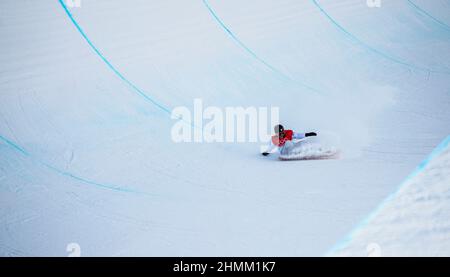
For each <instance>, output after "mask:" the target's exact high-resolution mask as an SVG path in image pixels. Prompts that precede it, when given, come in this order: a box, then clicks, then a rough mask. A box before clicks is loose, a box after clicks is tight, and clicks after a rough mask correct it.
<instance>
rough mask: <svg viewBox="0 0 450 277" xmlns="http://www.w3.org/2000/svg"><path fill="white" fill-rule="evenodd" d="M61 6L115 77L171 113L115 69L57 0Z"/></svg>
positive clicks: (64, 6)
mask: <svg viewBox="0 0 450 277" xmlns="http://www.w3.org/2000/svg"><path fill="white" fill-rule="evenodd" d="M58 1H59V3H60V4H61V6H62V7H63V9H64V11H65V12H66V14H67V16H68V17H69V18H70V21H72V23H73V25H75V27H76V28H77V30H78V32H79V33H80V34H81V36H82V37H83V38H84V40H86V42H87V43H88V44H89V46H90V47H91V48H92V50H94V52H95V53H96V54H97V56H99V57H100V58H101V59H102V60H103V62H104V63H105V64H106V65H107V66H108V67H109V68H110V69H111V70H112V71H113V72H114V74H115V75H117V77H119V78H120V79H121V80H122V81H124V82H125V83H126V84H127V85H128V86H130V87H131V88H132V89H133V90H134V91H135V92H136V93H137V94H138V95H140V96H142V97H143V98H145V99H146V100H147V101H150V102H151V103H152V104H153V105H155V106H156V107H158V108H159V109H161V110H163V111H164V112H166V113H169V114H171V110H170V109H169V108H167V107H165V106H164V105H162V104H160V103H158V102H157V101H156V100H154V99H153V98H151V97H150V96H148V95H147V94H146V93H145V92H144V91H143V90H141V89H140V88H138V87H137V86H136V85H135V84H134V83H133V82H131V81H130V80H128V79H127V78H126V77H125V76H124V75H123V74H122V73H121V72H120V71H119V70H117V69H116V68H115V67H114V66H113V65H112V63H111V62H110V61H109V60H108V59H107V58H106V57H105V56H104V55H103V54H102V53H101V52H100V50H99V49H98V48H97V47H96V46H95V45H94V44H93V43H92V41H91V40H90V39H89V37H88V36H87V35H86V33H85V32H84V31H83V29H82V28H81V26H80V25H79V24H78V22H77V21H76V20H75V18H74V17H73V15H72V13H71V12H70V11H69V9H68V8H67V6H66V4H65V3H64V1H63V0H58Z"/></svg>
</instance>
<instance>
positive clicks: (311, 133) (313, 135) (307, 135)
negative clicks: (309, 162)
mask: <svg viewBox="0 0 450 277" xmlns="http://www.w3.org/2000/svg"><path fill="white" fill-rule="evenodd" d="M315 136H317V134H316V133H314V132H310V133H306V134H305V137H315Z"/></svg>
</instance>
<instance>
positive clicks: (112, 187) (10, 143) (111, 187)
mask: <svg viewBox="0 0 450 277" xmlns="http://www.w3.org/2000/svg"><path fill="white" fill-rule="evenodd" d="M0 140H1V141H3V142H4V143H6V145H8V146H9V147H11V148H13V149H14V150H16V151H17V152H19V153H21V154H22V155H24V156H26V157H28V158H31V159H32V160H33V161H35V162H37V163H39V164H40V165H42V166H44V167H46V168H48V169H50V170H52V171H54V172H56V173H58V174H59V175H63V176H66V177H69V178H72V179H75V180H77V181H80V182H82V183H86V184H89V185H94V186H97V187H100V188H103V189H109V190H114V191H120V192H130V193H138V194H149V193H145V192H140V191H136V190H132V189H128V188H125V187H122V186H117V185H111V184H103V183H99V182H95V181H92V180H89V179H86V178H83V177H80V176H77V175H75V174H73V173H70V172H68V171H64V170H61V169H59V168H57V167H55V166H52V165H50V164H48V163H46V162H43V161H40V160H37V159H35V158H33V156H32V155H31V154H30V153H29V152H28V151H26V150H25V149H24V148H23V147H21V146H19V145H18V144H16V143H14V142H13V141H11V140H9V139H7V138H6V137H4V136H2V135H0Z"/></svg>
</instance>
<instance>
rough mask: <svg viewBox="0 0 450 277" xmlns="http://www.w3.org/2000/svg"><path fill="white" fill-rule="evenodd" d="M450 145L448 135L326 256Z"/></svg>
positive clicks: (363, 224) (335, 250)
mask: <svg viewBox="0 0 450 277" xmlns="http://www.w3.org/2000/svg"><path fill="white" fill-rule="evenodd" d="M449 146H450V135H449V136H447V138H445V139H444V140H443V141H442V142H441V143H440V144H439V145H438V146H437V147H436V148H434V150H433V151H432V152H431V153H430V154H429V155H428V157H426V158H425V160H423V161H422V162H421V163H420V164H419V165H418V166H417V167H416V169H415V170H414V171H413V172H412V173H411V174H410V175H409V176H408V177H406V179H405V180H404V181H403V182H402V183H401V184H400V185H399V186H398V187H397V189H396V190H395V191H394V192H392V193H391V194H389V195H388V196H387V197H386V198H385V199H384V200H383V201H382V202H381V203H380V204H379V205H378V206H377V207H376V208H375V209H374V210H373V211H372V212H371V213H369V215H368V216H367V217H366V218H364V219H363V220H362V221H361V222H360V223H359V224H358V225H357V226H356V227H354V228H353V230H352V231H351V232H350V233H349V234H348V235H347V236H346V237H345V238H344V239H342V240H341V241H339V242H338V243H337V244H336V245H335V246H333V247H332V248H331V249H330V250H329V251H328V252H327V253H326V254H325V256H331V255H333V254H334V253H336V252H337V251H339V250H342V249H344V248H346V247H347V246H348V245H349V244H350V242H351V241H352V240H353V238H354V237H355V236H356V234H357V233H359V232H360V231H361V230H362V229H363V228H364V227H366V226H367V225H368V224H369V222H370V221H372V220H373V219H374V218H375V217H376V216H377V215H378V214H379V213H380V212H381V210H382V209H383V208H384V207H385V206H386V205H387V204H388V203H389V202H390V201H391V200H392V199H394V198H395V197H396V196H397V195H399V193H400V191H401V190H402V189H403V188H405V187H406V186H407V185H408V184H409V181H410V180H411V179H412V178H414V177H415V176H417V175H418V174H420V173H421V172H422V171H423V170H424V169H425V168H426V167H427V166H428V164H429V163H430V162H431V161H432V160H433V159H434V158H436V157H437V156H439V155H440V154H441V153H442V152H444V151H445V150H446V149H447V147H449Z"/></svg>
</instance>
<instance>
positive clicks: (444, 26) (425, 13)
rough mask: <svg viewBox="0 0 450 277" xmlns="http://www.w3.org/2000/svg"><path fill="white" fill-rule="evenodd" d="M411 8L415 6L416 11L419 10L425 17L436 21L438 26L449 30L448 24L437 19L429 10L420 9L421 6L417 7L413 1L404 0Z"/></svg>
mask: <svg viewBox="0 0 450 277" xmlns="http://www.w3.org/2000/svg"><path fill="white" fill-rule="evenodd" d="M406 1H407V2H408V3H409V4H410V5H411V6H412V7H413V8H415V9H416V10H417V11H419V12H420V13H422V14H424V15H426V16H427V17H429V18H430V19H431V20H433V21H434V22H435V23H437V24H438V25H439V26H441V27H443V28H444V29H446V30H447V31H450V26H449V25H447V24H445V23H444V22H442V21H441V20H439V19H437V18H436V17H434V16H433V15H431V14H430V13H429V12H427V11H425V10H424V9H422V8H421V7H419V6H418V5H417V4H415V3H414V2H413V1H411V0H406Z"/></svg>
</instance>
